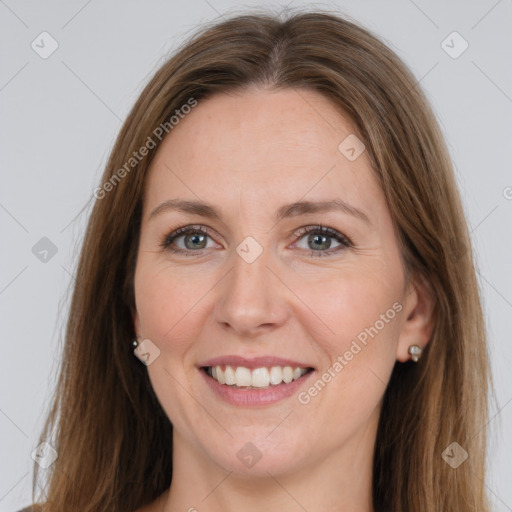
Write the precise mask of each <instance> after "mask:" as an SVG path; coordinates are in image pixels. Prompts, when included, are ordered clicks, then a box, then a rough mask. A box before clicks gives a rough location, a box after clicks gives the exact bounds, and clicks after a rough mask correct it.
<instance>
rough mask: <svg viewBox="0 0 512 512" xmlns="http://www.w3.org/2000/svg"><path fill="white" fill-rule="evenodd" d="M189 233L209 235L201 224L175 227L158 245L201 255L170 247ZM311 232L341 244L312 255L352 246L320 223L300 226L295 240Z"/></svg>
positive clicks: (177, 251)
mask: <svg viewBox="0 0 512 512" xmlns="http://www.w3.org/2000/svg"><path fill="white" fill-rule="evenodd" d="M189 233H201V234H203V235H207V236H210V234H209V232H208V231H207V230H205V229H203V227H202V226H198V227H196V226H184V227H181V228H179V229H176V230H175V231H173V232H172V233H170V234H169V235H166V236H165V238H164V239H163V241H162V242H161V243H160V246H161V247H162V248H163V249H164V250H167V251H170V252H172V253H178V254H184V255H186V256H193V255H196V256H197V255H201V254H202V252H203V251H204V250H206V249H203V250H201V251H191V250H184V249H177V248H176V247H172V245H171V244H172V243H173V242H174V241H175V240H176V239H177V238H179V237H180V236H183V235H187V234H189ZM311 233H314V234H319V235H324V236H328V237H330V238H334V239H335V240H336V241H337V242H339V243H340V244H341V245H340V246H338V247H335V248H334V249H325V250H321V251H311V253H310V254H311V256H312V257H315V258H316V257H324V256H333V255H334V254H336V253H338V252H340V251H341V250H343V249H347V248H351V247H354V244H353V243H352V241H351V240H350V239H349V238H348V237H346V236H345V235H342V234H341V233H339V232H338V231H336V230H335V229H332V228H328V227H325V226H322V225H321V224H320V225H318V226H312V227H306V228H300V229H299V230H298V231H297V232H296V233H295V236H296V238H297V240H300V239H301V238H303V237H304V236H305V235H309V234H311Z"/></svg>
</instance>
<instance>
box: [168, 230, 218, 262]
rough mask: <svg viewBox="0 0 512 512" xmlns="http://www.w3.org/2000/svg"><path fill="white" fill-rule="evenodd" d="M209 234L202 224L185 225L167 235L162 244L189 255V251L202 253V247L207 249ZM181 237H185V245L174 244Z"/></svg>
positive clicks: (176, 251) (170, 249)
mask: <svg viewBox="0 0 512 512" xmlns="http://www.w3.org/2000/svg"><path fill="white" fill-rule="evenodd" d="M209 236H210V235H209V234H208V231H207V230H205V229H204V228H203V227H202V226H184V227H182V228H179V229H177V230H176V231H173V232H172V233H171V234H170V235H167V236H166V237H165V239H164V240H163V242H162V243H161V244H160V245H161V246H162V247H163V248H164V249H166V250H168V251H171V252H175V253H180V254H186V255H187V256H188V255H189V254H188V253H191V252H196V253H201V250H202V249H207V248H208V247H207V246H206V243H207V242H206V241H207V238H208V237H209ZM181 238H182V239H183V244H184V247H179V246H178V247H176V246H175V245H173V244H176V242H177V240H179V239H181Z"/></svg>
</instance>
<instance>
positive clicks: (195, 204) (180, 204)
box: [149, 199, 371, 224]
mask: <svg viewBox="0 0 512 512" xmlns="http://www.w3.org/2000/svg"><path fill="white" fill-rule="evenodd" d="M168 211H178V212H181V213H185V214H189V215H200V216H202V217H207V218H209V219H217V220H221V215H220V213H219V212H218V211H217V210H216V209H215V207H214V206H212V205H210V204H208V203H205V202H203V201H190V200H185V199H168V200H167V201H164V202H163V203H161V204H160V205H158V206H157V207H156V208H155V209H154V210H153V211H152V212H151V213H150V215H149V219H151V218H153V217H155V216H156V215H159V214H161V213H163V212H168ZM333 211H339V212H342V213H346V214H348V215H352V216H353V217H356V218H358V219H360V220H363V221H364V222H366V223H368V224H371V222H370V219H369V218H368V216H367V215H366V213H364V212H363V211H362V210H359V209H358V208H355V207H354V206H351V205H349V204H348V203H346V202H345V201H343V200H341V199H332V200H331V201H298V202H295V203H291V204H287V205H284V206H281V207H280V208H279V209H278V210H277V213H276V215H275V221H276V222H279V221H281V220H283V219H285V218H289V217H298V216H300V215H307V214H311V213H327V212H333Z"/></svg>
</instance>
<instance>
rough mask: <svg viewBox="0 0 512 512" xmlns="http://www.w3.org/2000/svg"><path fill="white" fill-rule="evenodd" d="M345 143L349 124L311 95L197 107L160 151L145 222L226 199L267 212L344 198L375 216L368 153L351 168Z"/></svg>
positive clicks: (241, 96)
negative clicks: (178, 203)
mask: <svg viewBox="0 0 512 512" xmlns="http://www.w3.org/2000/svg"><path fill="white" fill-rule="evenodd" d="M349 136H350V137H354V136H355V129H354V127H353V125H352V123H351V121H350V120H349V119H348V118H347V117H346V116H344V115H343V114H342V113H341V111H340V110H339V109H337V108H336V106H335V105H334V104H333V103H331V102H330V101H329V100H328V99H327V98H325V97H324V96H323V95H321V94H319V93H317V92H314V91H311V90H306V89H283V90H279V91H265V90H256V89H253V90H248V91H244V92H238V93H236V94H224V93H223V94H217V95H214V96H212V97H210V98H208V99H206V100H199V101H198V104H197V106H196V107H194V108H193V109H192V110H191V112H190V113H189V114H187V115H185V116H184V117H183V118H182V119H180V121H179V124H177V125H176V126H175V127H174V128H173V130H172V131H171V132H170V134H169V135H168V136H167V137H166V138H165V139H164V140H163V142H162V143H161V145H160V147H159V148H158V151H157V154H156V155H155V158H154V159H153V162H152V164H151V167H150V170H149V175H148V178H147V184H146V194H145V201H144V203H145V210H146V214H147V210H148V209H149V207H152V206H154V205H156V204H157V203H159V202H161V201H165V200H167V199H169V198H171V197H172V198H174V197H182V198H187V199H198V198H199V199H204V200H207V201H208V202H210V203H214V204H216V205H218V206H219V208H220V209H223V208H224V206H225V205H226V201H227V200H228V198H233V199H236V200H240V201H241V200H242V197H243V199H244V200H247V201H250V198H251V197H253V198H254V201H258V205H259V208H265V207H268V208H272V209H274V205H273V203H274V202H275V205H277V206H280V205H281V204H282V203H286V202H293V201H297V200H299V199H300V198H304V199H308V200H312V201H313V200H325V199H334V198H342V199H343V200H345V201H347V202H350V203H353V204H354V206H356V207H357V206H361V207H363V206H365V207H366V210H367V211H370V212H371V210H372V209H373V210H375V211H374V214H375V215H377V214H378V209H379V206H380V207H381V208H382V207H385V205H384V203H383V196H382V193H381V191H380V189H379V186H378V184H377V182H376V179H375V177H374V176H373V173H372V171H371V168H370V164H369V160H368V158H367V155H366V153H365V152H363V153H362V154H361V155H360V156H359V157H358V158H357V159H356V160H353V161H351V160H349V159H348V158H347V156H346V155H345V154H344V153H343V152H341V151H340V149H339V146H340V143H342V142H343V141H345V140H346V139H347V137H349ZM348 140H352V139H348ZM368 195H370V196H373V199H372V200H371V201H367V200H365V197H367V196H368ZM262 199H264V200H265V201H264V202H262ZM265 205H267V206H265Z"/></svg>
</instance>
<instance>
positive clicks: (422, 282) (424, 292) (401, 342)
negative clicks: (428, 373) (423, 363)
mask: <svg viewBox="0 0 512 512" xmlns="http://www.w3.org/2000/svg"><path fill="white" fill-rule="evenodd" d="M404 302H405V304H404V316H405V321H404V324H403V326H402V330H401V331H400V335H399V338H398V345H397V352H396V358H397V360H398V361H400V362H402V363H404V362H406V361H408V360H410V359H411V356H410V354H409V347H410V346H411V345H419V346H420V347H421V348H425V347H426V346H427V343H428V342H429V341H430V338H431V336H432V332H433V330H434V324H435V318H434V316H433V311H434V305H435V295H434V292H433V289H432V285H431V284H430V283H429V282H428V280H427V279H426V278H425V277H424V276H422V275H419V274H418V275H417V276H416V278H415V279H413V280H412V282H411V284H410V285H409V287H408V291H407V295H406V297H405V301H404Z"/></svg>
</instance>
